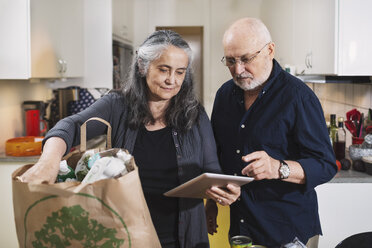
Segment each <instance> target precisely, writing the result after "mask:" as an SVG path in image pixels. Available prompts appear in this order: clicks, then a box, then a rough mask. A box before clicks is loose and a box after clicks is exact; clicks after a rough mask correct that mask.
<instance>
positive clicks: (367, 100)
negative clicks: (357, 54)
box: [307, 83, 372, 147]
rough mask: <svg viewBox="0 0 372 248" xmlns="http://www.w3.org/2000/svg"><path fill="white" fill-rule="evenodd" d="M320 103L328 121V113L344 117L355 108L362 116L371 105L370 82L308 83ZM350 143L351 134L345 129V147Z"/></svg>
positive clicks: (371, 91) (371, 89)
mask: <svg viewBox="0 0 372 248" xmlns="http://www.w3.org/2000/svg"><path fill="white" fill-rule="evenodd" d="M307 85H308V86H309V87H310V88H311V89H313V91H314V92H315V94H316V95H317V96H318V98H319V100H320V103H321V104H322V107H323V111H324V116H325V118H326V120H327V121H330V114H336V120H337V118H338V117H344V119H346V112H348V111H349V110H351V109H354V108H356V109H357V110H359V111H360V112H361V113H364V116H368V109H369V108H371V106H372V84H335V83H323V84H317V83H308V84H307ZM349 145H351V134H350V132H349V131H348V130H347V129H346V147H349Z"/></svg>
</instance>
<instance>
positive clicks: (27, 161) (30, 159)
mask: <svg viewBox="0 0 372 248" xmlns="http://www.w3.org/2000/svg"><path fill="white" fill-rule="evenodd" d="M39 157H40V156H27V157H14V156H7V155H5V153H0V162H12V163H13V162H21V163H24V164H33V163H36V162H37V161H38V159H39ZM0 165H1V164H0Z"/></svg>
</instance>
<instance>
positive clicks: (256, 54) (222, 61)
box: [221, 41, 271, 67]
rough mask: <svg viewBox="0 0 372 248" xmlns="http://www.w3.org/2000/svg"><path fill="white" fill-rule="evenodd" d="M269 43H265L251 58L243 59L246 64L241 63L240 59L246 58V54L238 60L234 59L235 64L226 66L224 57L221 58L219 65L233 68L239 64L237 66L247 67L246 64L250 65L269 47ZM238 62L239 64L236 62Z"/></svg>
mask: <svg viewBox="0 0 372 248" xmlns="http://www.w3.org/2000/svg"><path fill="white" fill-rule="evenodd" d="M270 43H271V41H270V42H267V43H266V44H265V45H264V46H263V47H262V48H261V49H260V50H258V51H257V52H255V53H254V54H253V55H252V56H250V57H248V58H245V59H243V60H247V61H246V62H244V61H242V59H241V58H243V57H244V56H246V55H247V54H244V55H242V56H240V58H237V59H235V58H234V60H235V62H234V63H233V64H232V65H227V63H226V62H227V60H226V57H225V56H223V57H222V58H221V63H222V64H223V65H224V66H227V67H233V66H235V65H236V63H239V64H242V65H244V66H246V65H248V64H250V63H252V61H253V60H254V59H255V58H256V57H257V56H258V55H259V54H260V53H261V51H262V50H263V49H264V48H265V47H266V46H267V45H269V44H270ZM238 61H239V62H238Z"/></svg>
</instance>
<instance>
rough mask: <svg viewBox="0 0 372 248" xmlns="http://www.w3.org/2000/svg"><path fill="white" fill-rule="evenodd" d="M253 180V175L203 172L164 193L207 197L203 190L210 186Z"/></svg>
mask: <svg viewBox="0 0 372 248" xmlns="http://www.w3.org/2000/svg"><path fill="white" fill-rule="evenodd" d="M253 180H254V179H253V177H245V176H232V175H224V174H215V173H204V174H201V175H199V176H197V177H195V178H193V179H191V180H190V181H187V182H185V183H184V184H181V185H179V186H178V187H176V188H174V189H171V190H169V191H167V192H165V193H164V195H165V196H170V197H185V198H208V197H207V196H206V195H205V191H206V190H207V189H209V188H210V187H212V186H218V187H225V186H226V185H227V184H228V183H234V184H236V185H239V186H242V185H244V184H247V183H249V182H251V181H253Z"/></svg>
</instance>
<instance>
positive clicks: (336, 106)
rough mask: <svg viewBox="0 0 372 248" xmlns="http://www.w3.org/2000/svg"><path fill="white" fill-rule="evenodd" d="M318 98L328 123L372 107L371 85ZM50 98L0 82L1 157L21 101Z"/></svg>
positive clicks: (18, 120) (28, 86)
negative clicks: (332, 115)
mask: <svg viewBox="0 0 372 248" xmlns="http://www.w3.org/2000/svg"><path fill="white" fill-rule="evenodd" d="M307 85H308V86H309V87H310V88H311V89H312V90H313V91H314V92H315V94H316V95H317V96H318V98H319V100H320V102H321V104H322V107H323V110H324V115H325V118H326V120H327V121H329V116H330V114H336V115H337V118H338V117H340V116H342V117H344V118H345V117H346V112H347V111H349V110H351V109H353V108H356V109H358V110H359V111H360V112H363V113H364V115H365V116H367V114H368V109H369V108H370V107H371V106H372V84H330V83H325V84H314V83H308V84H307ZM51 98H52V90H51V89H50V86H49V85H48V84H47V83H34V84H33V83H29V82H27V81H18V80H11V81H10V80H9V81H8V80H0V116H1V121H0V130H1V131H0V153H3V152H5V141H6V140H7V139H10V138H13V137H19V136H23V135H24V134H23V119H22V118H23V117H22V114H23V112H22V107H21V104H22V102H23V101H27V100H41V101H46V100H49V99H51ZM346 135H347V140H346V146H347V147H348V146H349V145H350V144H351V135H350V133H349V132H348V131H346Z"/></svg>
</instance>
